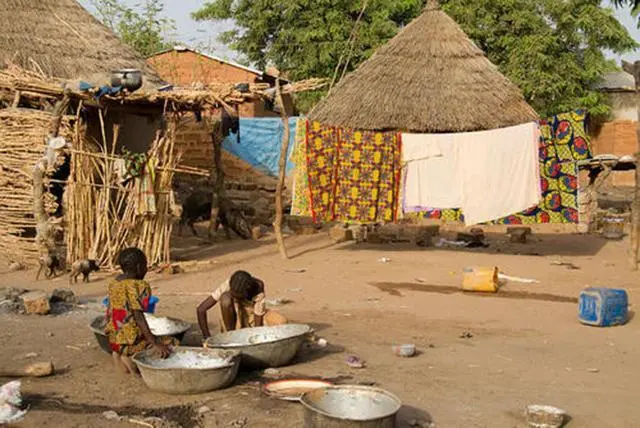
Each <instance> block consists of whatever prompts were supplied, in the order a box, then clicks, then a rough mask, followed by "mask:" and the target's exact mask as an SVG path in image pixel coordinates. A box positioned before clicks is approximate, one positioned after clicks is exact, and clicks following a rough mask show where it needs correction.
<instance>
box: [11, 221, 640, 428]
mask: <svg viewBox="0 0 640 428" xmlns="http://www.w3.org/2000/svg"><path fill="white" fill-rule="evenodd" d="M504 239H505V238H504V237H503V236H500V235H495V236H491V237H490V238H489V242H490V243H491V246H490V247H489V248H487V249H481V250H455V251H454V250H446V249H436V248H433V249H424V250H420V249H416V248H415V247H410V246H408V245H404V244H403V245H381V246H369V245H365V244H359V245H357V244H354V243H346V244H340V245H332V244H331V242H330V241H329V240H328V238H327V236H326V234H321V235H314V236H307V237H302V236H301V237H291V238H289V239H288V240H287V245H288V247H289V252H290V255H291V256H293V258H292V260H290V261H287V262H283V261H282V259H281V258H280V256H279V255H278V254H277V252H276V248H275V245H274V241H273V240H272V238H266V239H263V240H262V241H259V242H239V241H234V242H230V243H224V242H223V243H219V244H216V245H215V246H213V247H207V246H204V245H203V244H202V243H201V242H199V241H197V240H193V239H192V240H190V241H187V240H185V241H184V242H182V247H183V249H182V251H181V252H179V253H177V257H178V258H180V259H183V260H184V259H186V258H193V257H198V258H200V259H201V260H203V261H202V262H200V263H198V264H194V263H186V262H184V263H183V267H184V268H185V269H186V272H185V273H183V274H179V275H174V276H170V277H161V276H158V275H155V274H154V275H151V276H150V277H149V280H150V281H151V283H152V286H153V287H155V288H154V293H156V295H158V296H159V298H160V303H159V304H158V310H157V313H158V314H160V315H167V316H172V317H178V318H183V319H186V320H189V321H191V322H194V323H195V321H196V319H195V315H196V314H195V307H196V306H197V304H198V303H199V301H200V300H201V299H203V298H204V297H205V296H206V295H207V293H209V292H211V291H212V290H213V289H214V288H215V287H216V286H217V285H218V284H219V283H220V282H222V281H223V280H224V279H225V278H226V277H227V276H228V275H230V274H231V273H232V272H233V271H234V270H236V269H239V268H242V269H245V270H248V271H250V272H251V273H253V274H255V275H256V276H259V277H260V278H262V279H264V281H265V283H266V284H267V294H268V295H267V298H279V297H283V298H288V299H291V300H292V301H293V302H292V303H290V304H288V305H285V306H282V307H280V308H278V310H279V311H281V312H282V313H284V314H285V315H287V316H288V317H289V318H290V319H292V320H294V321H297V322H302V323H308V324H310V325H312V326H313V327H314V328H315V329H316V331H317V333H318V335H319V336H321V337H324V338H326V339H327V340H328V342H329V344H330V345H329V347H327V348H326V349H320V350H317V349H305V350H303V352H302V353H301V354H300V356H299V357H298V359H297V360H296V361H295V363H294V364H293V365H292V366H290V367H286V368H283V369H281V370H280V374H281V375H282V376H287V375H299V376H308V377H324V378H329V379H332V380H333V381H335V382H338V383H356V384H357V383H362V384H375V385H377V386H379V387H381V388H384V389H386V390H389V391H391V392H393V393H395V394H396V395H397V396H398V397H400V399H401V400H402V401H403V402H404V404H405V407H404V408H403V410H402V412H401V415H400V416H401V417H400V420H399V424H398V425H399V427H408V426H410V424H409V423H408V421H410V420H411V419H418V420H422V421H427V420H432V421H433V422H434V423H435V424H436V426H438V427H524V426H526V423H525V422H524V419H523V416H522V413H523V409H524V407H525V406H526V405H527V404H550V405H554V406H557V407H560V408H563V409H565V410H567V411H568V412H569V414H570V415H571V417H572V421H571V422H570V424H569V425H568V426H570V427H599V428H602V427H631V426H640V407H636V405H635V404H636V399H637V395H638V393H639V392H640V387H639V386H638V385H639V382H638V380H640V375H639V374H638V373H640V347H639V346H638V343H639V342H640V324H639V323H638V320H634V319H632V320H631V321H630V322H629V323H628V324H627V325H626V326H623V327H616V328H608V329H599V328H590V327H586V326H583V325H581V324H580V323H579V322H578V317H577V312H578V306H577V303H576V302H577V297H578V295H579V293H580V290H581V289H583V288H584V287H585V286H589V285H591V286H607V287H620V288H625V289H627V290H628V292H629V294H630V299H631V305H632V306H631V310H633V309H634V307H635V305H636V304H637V300H638V297H637V294H636V293H637V292H638V290H639V287H640V286H639V284H638V273H632V272H630V271H629V269H628V267H627V257H626V249H627V243H626V242H608V241H604V240H603V239H601V238H600V237H596V236H580V235H544V236H543V235H536V236H535V240H534V242H532V243H529V244H525V245H515V244H507V243H505V242H504ZM383 257H386V258H388V259H390V261H389V262H387V263H383V262H381V261H380V259H381V258H383ZM557 262H570V263H573V264H574V265H575V269H569V268H568V267H566V266H558V265H557V264H556V263H557ZM472 265H496V266H499V267H500V269H501V271H503V272H504V273H506V274H508V275H513V276H519V277H526V278H535V279H537V280H539V281H540V283H539V284H515V283H509V284H507V285H506V286H505V287H504V288H503V290H501V292H500V293H498V294H497V295H495V296H492V297H487V296H478V295H470V294H462V293H460V292H458V287H459V285H460V284H461V279H462V275H461V271H462V269H463V268H464V267H467V266H472ZM301 269H305V271H304V272H302V273H300V272H299V270H301ZM34 276H35V272H26V273H25V272H18V273H6V274H4V275H0V287H2V286H18V287H24V288H40V289H46V290H52V289H53V288H56V287H64V286H66V277H65V278H60V279H57V280H54V281H40V282H38V283H35V282H34V281H33V278H34ZM108 280H109V277H108V276H107V275H106V274H103V275H102V276H98V277H96V279H95V280H94V281H93V282H92V283H90V284H88V285H80V284H79V285H77V286H74V290H75V291H76V292H77V294H78V295H79V296H81V298H82V299H83V301H84V303H85V305H84V309H82V310H78V311H74V312H71V313H68V314H65V315H60V316H46V317H38V316H19V315H0V325H1V326H2V327H1V328H0V344H1V345H2V346H1V347H0V361H2V363H3V364H6V363H10V364H21V363H25V362H28V361H29V360H28V359H25V355H26V354H28V353H32V352H35V353H37V354H38V357H37V358H36V359H48V358H50V359H52V360H53V361H54V363H55V365H56V367H57V368H58V369H59V373H58V374H56V375H55V376H53V377H50V378H44V379H27V380H24V381H23V393H24V396H25V399H26V401H27V402H28V403H29V404H30V406H31V407H30V411H29V413H28V415H27V417H26V419H25V420H24V422H22V423H21V424H18V425H16V426H19V427H135V426H140V425H135V423H134V422H113V421H109V420H106V419H105V418H104V417H103V415H102V413H103V412H105V411H109V410H114V411H116V412H118V414H120V415H122V416H126V417H129V418H132V419H136V420H140V419H142V418H144V417H145V416H163V417H165V419H166V420H171V421H174V422H177V423H179V424H181V425H182V426H183V427H192V426H205V427H245V426H246V427H299V426H302V408H301V407H300V405H299V404H291V403H285V402H280V401H275V400H272V399H269V398H267V397H265V396H264V395H262V394H261V392H260V389H259V385H260V381H261V380H264V379H262V378H261V377H260V375H261V374H260V373H244V374H242V375H241V377H240V378H239V379H238V381H237V382H236V384H235V385H234V386H232V387H230V388H228V389H226V390H224V391H218V392H214V393H210V394H204V395H197V396H167V395H162V394H158V393H154V392H151V391H150V390H148V389H147V388H146V387H145V385H144V384H143V382H142V380H141V379H140V378H138V377H124V376H121V375H117V374H116V373H115V372H114V371H113V369H112V366H111V360H110V357H109V356H108V355H107V354H105V353H103V352H102V351H101V350H100V349H99V348H98V347H97V345H96V342H95V340H94V337H93V334H92V333H91V331H90V330H89V329H88V328H87V324H88V322H89V320H90V319H91V318H92V317H93V316H95V315H97V314H100V313H101V312H102V309H101V307H100V303H99V302H100V301H101V300H102V298H103V297H104V295H105V290H106V284H107V282H108ZM210 318H213V319H211V322H212V324H215V322H216V320H215V318H214V317H210ZM214 328H215V327H214ZM465 333H470V334H465ZM463 336H467V337H463ZM468 336H471V337H468ZM189 340H190V341H192V342H194V343H197V342H198V338H197V334H193V335H191V337H190V338H189ZM398 343H415V344H416V345H417V348H418V350H419V355H417V356H416V357H414V358H411V359H401V358H398V357H396V356H394V355H393V354H392V352H391V346H392V345H393V344H398ZM348 355H358V356H359V357H361V358H362V359H364V360H366V361H367V363H368V366H367V368H365V369H361V370H356V369H351V368H349V367H348V366H347V365H346V364H345V358H346V357H347V356H348ZM5 381H8V380H7V379H0V383H1V382H5ZM205 405H206V406H207V407H209V408H210V409H211V412H209V413H206V414H205V415H204V416H201V417H197V412H196V411H197V409H198V408H200V407H201V406H205ZM198 424H200V425H198Z"/></svg>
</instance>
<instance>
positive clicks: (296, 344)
mask: <svg viewBox="0 0 640 428" xmlns="http://www.w3.org/2000/svg"><path fill="white" fill-rule="evenodd" d="M310 333H311V327H309V326H308V325H304V324H285V325H279V326H274V327H254V328H244V329H241V330H234V331H230V332H227V333H221V334H218V335H216V336H214V337H212V338H210V339H209V340H207V343H206V346H207V347H209V348H214V349H233V350H237V351H241V352H242V365H243V366H245V367H249V368H263V367H282V366H284V365H287V364H289V363H290V362H291V360H293V358H294V357H295V356H296V354H297V353H298V351H299V350H300V347H301V346H302V344H303V343H304V341H305V340H306V338H307V336H308V335H309V334H310Z"/></svg>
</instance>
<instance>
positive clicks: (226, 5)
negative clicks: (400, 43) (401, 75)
mask: <svg viewBox="0 0 640 428" xmlns="http://www.w3.org/2000/svg"><path fill="white" fill-rule="evenodd" d="M364 4H366V9H365V10H364V13H362V10H363V5H364ZM423 6H424V0H366V1H364V2H363V1H359V0H358V1H356V0H287V1H279V2H278V1H272V0H213V1H211V2H210V3H207V4H206V5H205V6H204V7H203V8H202V9H201V10H199V11H197V12H195V13H194V14H193V16H194V18H195V19H196V20H200V21H202V20H213V21H217V20H227V19H233V20H234V22H235V24H236V28H237V29H235V30H232V31H229V32H226V33H224V34H223V35H222V36H221V41H222V42H224V43H226V44H228V45H229V46H230V47H232V48H233V49H235V50H236V51H238V52H240V53H241V54H243V55H244V57H245V59H246V60H247V61H248V62H250V63H253V64H256V65H257V66H258V67H261V68H264V67H266V66H267V65H274V66H276V67H277V68H279V69H280V70H282V71H285V72H286V73H287V74H288V76H289V77H290V78H292V79H296V80H297V79H303V78H307V77H328V78H332V77H333V75H334V73H335V72H336V69H337V68H338V65H339V64H340V65H341V68H340V71H339V75H338V77H340V76H341V75H342V70H343V69H346V70H347V71H350V70H353V69H354V68H355V67H356V66H357V65H359V64H360V63H361V62H362V61H364V60H365V59H367V58H368V57H369V56H370V55H371V54H372V53H373V51H374V50H375V49H376V48H377V47H379V46H380V45H382V44H384V43H385V42H386V41H387V40H389V39H390V38H391V37H393V36H394V35H395V34H396V33H397V32H398V29H399V28H400V27H401V26H402V25H405V24H407V23H409V22H410V21H411V20H412V19H413V18H415V17H416V16H417V15H418V14H419V13H420V11H421V10H422V7H423ZM361 13H362V16H361V18H360V19H358V18H359V17H360V15H361ZM356 22H358V25H357V26H356ZM354 27H355V28H356V32H355V33H356V34H355V37H354V38H353V42H352V43H349V40H350V38H351V35H352V33H353V32H354ZM345 64H346V66H345ZM322 94H323V93H315V94H301V95H302V96H300V97H299V98H298V107H299V108H300V109H301V110H302V111H306V110H308V108H309V107H311V106H312V105H313V104H314V103H315V102H316V101H317V100H318V99H319V98H320V96H322Z"/></svg>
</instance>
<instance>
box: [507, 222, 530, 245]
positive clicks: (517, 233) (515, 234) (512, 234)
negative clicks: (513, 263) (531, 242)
mask: <svg viewBox="0 0 640 428" xmlns="http://www.w3.org/2000/svg"><path fill="white" fill-rule="evenodd" d="M507 235H509V240H510V241H511V242H512V243H515V244H526V243H527V238H528V237H529V236H530V235H531V228H530V227H521V226H518V227H508V228H507Z"/></svg>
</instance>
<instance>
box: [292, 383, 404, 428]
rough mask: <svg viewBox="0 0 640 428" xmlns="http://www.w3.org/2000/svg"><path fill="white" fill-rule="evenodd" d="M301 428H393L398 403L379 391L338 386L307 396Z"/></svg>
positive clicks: (361, 387)
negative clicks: (302, 426)
mask: <svg viewBox="0 0 640 428" xmlns="http://www.w3.org/2000/svg"><path fill="white" fill-rule="evenodd" d="M300 401H301V403H302V405H303V406H304V427H305V428H394V427H395V426H396V415H397V413H398V411H400V407H401V406H402V403H401V402H400V399H398V397H396V396H395V395H393V394H391V393H390V392H387V391H385V390H382V389H379V388H372V387H368V386H355V385H353V386H352V385H342V386H332V387H328V388H321V389H316V390H314V391H310V392H307V393H306V394H304V395H303V396H302V399H301V400H300Z"/></svg>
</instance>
